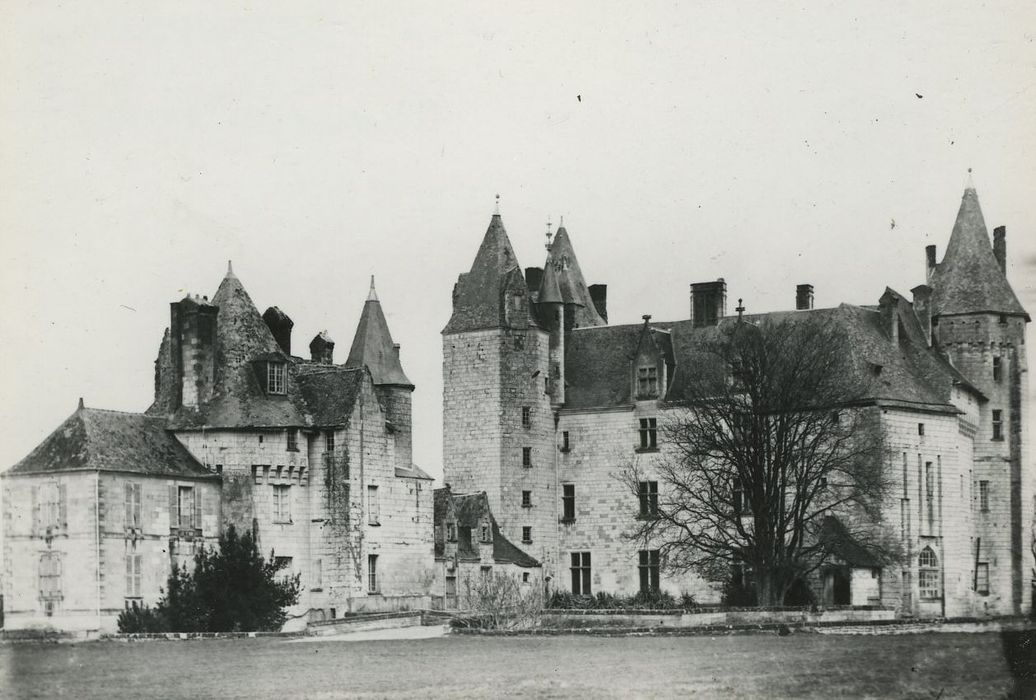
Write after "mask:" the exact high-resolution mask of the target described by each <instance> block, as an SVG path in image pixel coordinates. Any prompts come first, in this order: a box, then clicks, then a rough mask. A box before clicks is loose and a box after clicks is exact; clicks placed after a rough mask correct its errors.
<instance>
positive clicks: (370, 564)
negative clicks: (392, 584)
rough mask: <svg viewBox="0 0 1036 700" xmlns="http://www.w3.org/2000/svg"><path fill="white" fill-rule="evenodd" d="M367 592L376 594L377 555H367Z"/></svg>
mask: <svg viewBox="0 0 1036 700" xmlns="http://www.w3.org/2000/svg"><path fill="white" fill-rule="evenodd" d="M367 590H368V591H369V592H371V593H377V592H378V555H377V554H368V555H367Z"/></svg>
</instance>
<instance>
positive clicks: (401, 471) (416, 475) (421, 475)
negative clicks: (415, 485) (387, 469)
mask: <svg viewBox="0 0 1036 700" xmlns="http://www.w3.org/2000/svg"><path fill="white" fill-rule="evenodd" d="M396 476H397V477H399V478H400V479H420V480H421V481H435V477H433V476H432V475H431V474H429V473H428V472H426V471H425V470H424V469H421V467H419V466H417V465H416V464H411V465H410V468H409V469H407V468H406V467H396Z"/></svg>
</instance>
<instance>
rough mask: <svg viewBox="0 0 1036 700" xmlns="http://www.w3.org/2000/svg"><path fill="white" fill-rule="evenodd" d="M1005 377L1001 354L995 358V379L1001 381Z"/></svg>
mask: <svg viewBox="0 0 1036 700" xmlns="http://www.w3.org/2000/svg"><path fill="white" fill-rule="evenodd" d="M1003 378H1004V366H1003V359H1002V358H1000V357H999V356H997V357H994V358H993V381H994V382H999V381H1000V380H1001V379H1003Z"/></svg>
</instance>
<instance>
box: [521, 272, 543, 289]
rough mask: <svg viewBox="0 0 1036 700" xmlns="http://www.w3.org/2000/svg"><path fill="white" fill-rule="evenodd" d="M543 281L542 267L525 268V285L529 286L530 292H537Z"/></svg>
mask: <svg viewBox="0 0 1036 700" xmlns="http://www.w3.org/2000/svg"><path fill="white" fill-rule="evenodd" d="M541 281H543V268H542V267H527V268H525V286H526V287H528V288H529V293H530V294H536V293H537V292H539V291H540V282H541Z"/></svg>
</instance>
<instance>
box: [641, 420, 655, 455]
mask: <svg viewBox="0 0 1036 700" xmlns="http://www.w3.org/2000/svg"><path fill="white" fill-rule="evenodd" d="M656 447H658V421H657V419H655V418H641V419H640V449H642V450H653V449H655V448H656Z"/></svg>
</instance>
